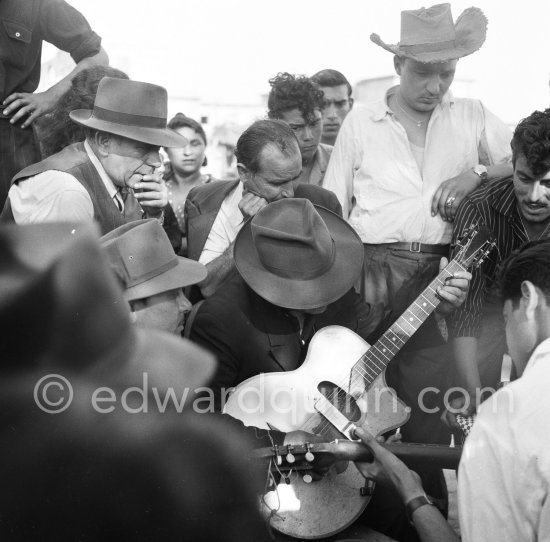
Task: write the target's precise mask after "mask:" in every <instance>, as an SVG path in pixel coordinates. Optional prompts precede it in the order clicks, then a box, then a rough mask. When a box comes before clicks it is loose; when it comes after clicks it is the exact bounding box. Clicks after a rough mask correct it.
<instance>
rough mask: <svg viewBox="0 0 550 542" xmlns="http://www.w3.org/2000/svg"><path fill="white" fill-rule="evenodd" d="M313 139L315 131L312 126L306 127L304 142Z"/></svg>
mask: <svg viewBox="0 0 550 542" xmlns="http://www.w3.org/2000/svg"><path fill="white" fill-rule="evenodd" d="M312 138H313V131H312V129H311V126H309V125H307V124H306V126H305V127H304V141H308V140H309V139H312Z"/></svg>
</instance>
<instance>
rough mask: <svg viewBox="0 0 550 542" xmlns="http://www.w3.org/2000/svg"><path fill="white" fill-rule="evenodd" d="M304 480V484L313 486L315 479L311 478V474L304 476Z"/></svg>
mask: <svg viewBox="0 0 550 542" xmlns="http://www.w3.org/2000/svg"><path fill="white" fill-rule="evenodd" d="M302 480H303V481H304V483H306V484H311V482H313V478H312V477H311V474H304V475H303V476H302Z"/></svg>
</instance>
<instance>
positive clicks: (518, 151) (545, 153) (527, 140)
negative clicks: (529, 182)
mask: <svg viewBox="0 0 550 542" xmlns="http://www.w3.org/2000/svg"><path fill="white" fill-rule="evenodd" d="M519 156H525V158H526V160H527V165H528V166H529V169H530V170H531V171H532V173H533V175H535V176H540V175H543V174H545V173H546V172H547V171H550V109H546V110H545V111H535V112H533V113H531V115H529V116H528V117H527V118H525V119H523V120H522V121H521V122H520V123H519V124H518V125H517V127H516V129H515V131H514V136H513V137H512V162H513V164H514V166H515V164H516V160H517V159H518V157H519Z"/></svg>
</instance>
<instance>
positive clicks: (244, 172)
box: [237, 162, 250, 183]
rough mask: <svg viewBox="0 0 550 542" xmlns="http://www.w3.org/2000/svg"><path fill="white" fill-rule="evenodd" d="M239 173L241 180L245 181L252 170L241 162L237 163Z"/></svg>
mask: <svg viewBox="0 0 550 542" xmlns="http://www.w3.org/2000/svg"><path fill="white" fill-rule="evenodd" d="M237 173H238V174H239V178H240V179H241V181H242V182H243V183H244V182H245V181H246V180H247V179H248V176H249V174H250V170H249V169H248V168H247V167H246V166H245V165H244V164H241V163H240V162H239V163H238V164H237Z"/></svg>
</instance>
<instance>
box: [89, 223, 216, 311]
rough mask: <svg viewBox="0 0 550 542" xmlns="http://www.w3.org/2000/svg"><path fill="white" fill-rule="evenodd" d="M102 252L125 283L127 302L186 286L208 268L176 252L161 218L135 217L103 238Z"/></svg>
mask: <svg viewBox="0 0 550 542" xmlns="http://www.w3.org/2000/svg"><path fill="white" fill-rule="evenodd" d="M100 241H101V246H102V248H103V252H104V253H105V254H106V255H107V259H108V260H109V263H110V265H111V268H112V269H113V271H114V272H115V274H116V275H117V276H118V277H119V279H121V281H122V283H123V284H124V287H125V291H124V297H125V298H126V299H127V300H128V301H132V300H134V299H143V298H145V297H149V296H152V295H155V294H160V293H162V292H167V291H169V290H175V289H176V288H184V287H185V286H190V285H191V284H196V283H197V282H200V281H202V280H203V279H205V278H206V267H205V266H204V265H202V264H201V263H199V262H196V261H194V260H190V259H188V258H182V257H181V256H176V255H175V254H174V249H173V248H172V245H171V244H170V240H169V239H168V236H167V235H166V232H165V231H164V229H163V228H162V226H161V225H160V224H159V221H158V220H155V219H152V218H150V219H148V220H136V221H134V222H129V223H128V224H124V225H123V226H120V227H118V228H116V229H114V230H112V231H110V232H109V233H107V234H106V235H104V236H103V237H102V238H101V239H100Z"/></svg>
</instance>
